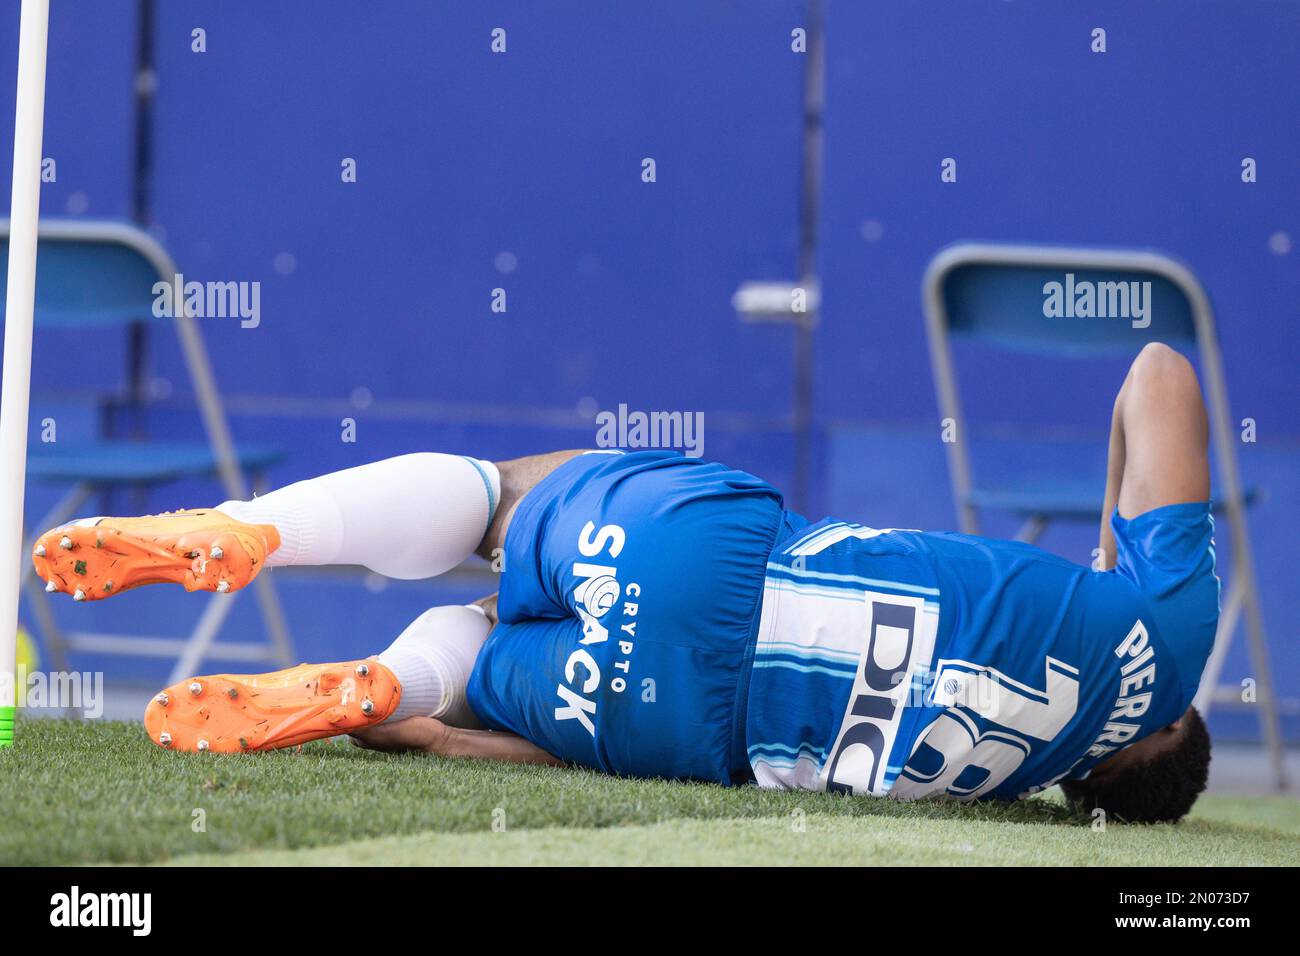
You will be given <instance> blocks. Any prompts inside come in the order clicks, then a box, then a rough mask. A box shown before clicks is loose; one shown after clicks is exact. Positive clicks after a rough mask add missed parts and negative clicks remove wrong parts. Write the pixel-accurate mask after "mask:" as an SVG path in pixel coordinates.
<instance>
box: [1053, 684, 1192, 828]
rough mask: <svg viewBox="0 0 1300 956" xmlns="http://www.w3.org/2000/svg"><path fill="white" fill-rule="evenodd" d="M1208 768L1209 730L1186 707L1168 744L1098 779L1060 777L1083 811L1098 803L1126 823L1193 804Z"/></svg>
mask: <svg viewBox="0 0 1300 956" xmlns="http://www.w3.org/2000/svg"><path fill="white" fill-rule="evenodd" d="M1209 773H1210V732H1209V730H1208V729H1206V726H1205V721H1204V720H1202V719H1201V715H1200V714H1199V713H1198V712H1197V710H1196V708H1195V707H1190V708H1188V710H1187V713H1186V714H1185V715H1184V716H1183V718H1182V727H1181V728H1179V734H1178V740H1176V741H1175V742H1174V743H1173V744H1172V745H1170V746H1169V748H1168V749H1166V750H1164V751H1162V752H1160V753H1158V754H1156V755H1155V756H1153V757H1151V758H1150V759H1149V760H1144V761H1142V762H1141V763H1138V764H1134V765H1133V766H1132V767H1126V768H1124V769H1123V770H1120V771H1117V772H1116V773H1114V774H1112V775H1110V776H1108V777H1107V778H1105V779H1103V780H1099V781H1093V780H1063V781H1062V782H1061V789H1062V790H1064V791H1065V796H1066V798H1067V799H1068V800H1069V801H1070V803H1071V804H1072V805H1073V806H1074V807H1075V808H1076V809H1079V810H1083V811H1085V812H1091V811H1092V810H1094V809H1095V808H1097V807H1101V808H1102V809H1103V810H1105V811H1106V815H1107V816H1108V817H1114V818H1115V819H1118V820H1122V821H1123V822H1125V823H1176V822H1177V821H1179V820H1181V819H1182V818H1183V816H1184V815H1185V814H1186V813H1187V811H1188V810H1190V809H1192V804H1193V803H1195V802H1196V798H1197V796H1199V795H1200V792H1201V791H1202V790H1204V789H1205V781H1206V779H1207V778H1208V776H1209Z"/></svg>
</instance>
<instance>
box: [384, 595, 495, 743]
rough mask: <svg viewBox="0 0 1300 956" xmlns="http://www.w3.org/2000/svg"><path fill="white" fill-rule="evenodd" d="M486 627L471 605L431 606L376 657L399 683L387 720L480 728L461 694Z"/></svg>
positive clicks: (484, 619)
mask: <svg viewBox="0 0 1300 956" xmlns="http://www.w3.org/2000/svg"><path fill="white" fill-rule="evenodd" d="M490 630H492V625H491V624H490V623H489V622H488V619H487V615H486V614H485V613H484V612H483V609H482V608H480V607H478V606H477V605H473V604H467V605H460V606H457V605H445V606H443V607H431V608H429V610H427V611H425V612H424V613H423V614H421V615H420V616H419V617H417V618H416V619H415V620H414V621H412V622H411V623H410V624H409V625H407V628H406V630H404V631H403V632H402V633H401V634H399V635H398V636H397V639H396V640H395V641H393V643H392V644H391V645H389V647H388V650H386V651H384V652H383V653H382V654H380V655H379V657H378V660H379V663H381V664H383V665H384V666H385V667H387V668H388V669H389V670H390V671H392V672H393V674H394V676H396V677H397V680H398V682H399V683H401V685H402V699H401V701H400V702H399V703H398V705H397V709H396V710H395V711H393V713H392V714H391V715H389V717H388V719H389V720H405V719H406V718H407V717H437V718H438V719H439V720H442V721H444V722H445V723H448V724H451V725H452V726H453V727H461V728H465V729H469V730H473V729H477V728H480V727H482V724H480V723H479V720H478V718H477V717H475V716H474V711H472V710H471V709H470V706H469V701H468V699H467V697H466V694H465V691H466V689H467V688H468V687H469V675H470V674H471V673H472V672H473V670H474V661H475V659H476V658H477V657H478V652H479V649H480V648H482V646H483V642H484V641H486V640H487V636H488V632H489V631H490Z"/></svg>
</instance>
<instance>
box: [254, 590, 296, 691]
mask: <svg viewBox="0 0 1300 956" xmlns="http://www.w3.org/2000/svg"><path fill="white" fill-rule="evenodd" d="M270 570H271V569H270V568H266V569H264V570H263V571H262V573H261V574H259V575H258V576H257V577H256V578H254V579H253V587H254V588H256V590H257V603H258V605H259V607H260V608H261V611H262V624H263V625H264V626H265V627H266V631H267V633H268V634H270V636H271V643H272V644H273V645H274V646H275V652H276V656H277V657H278V658H279V659H280V661H281V662H282V663H283V664H284V666H285V667H291V666H292V665H293V639H292V638H290V637H289V628H288V625H286V624H285V620H284V609H283V608H282V607H281V606H280V595H279V594H278V593H277V592H276V590H275V584H274V583H273V582H272V581H271V574H270Z"/></svg>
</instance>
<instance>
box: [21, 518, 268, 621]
mask: <svg viewBox="0 0 1300 956" xmlns="http://www.w3.org/2000/svg"><path fill="white" fill-rule="evenodd" d="M279 546H280V533H279V532H278V531H276V530H275V527H274V526H272V525H269V524H244V522H242V521H236V520H235V519H234V518H232V517H230V516H229V515H226V514H223V513H222V512H220V511H216V510H214V509H207V510H204V511H169V512H166V513H165V514H160V515H146V516H145V517H143V518H97V519H89V520H86V521H82V522H76V523H73V524H70V525H67V526H65V527H62V528H55V529H54V530H53V531H47V532H45V534H43V535H41V536H40V538H38V539H37V541H36V547H35V548H34V549H33V550H32V563H33V564H35V565H36V573H37V574H39V575H40V576H41V578H42V579H43V580H44V581H45V590H47V591H63V592H64V593H65V594H71V595H72V597H73V599H74V600H77V601H97V600H99V599H100V598H105V597H108V596H109V595H110V594H116V593H117V592H119V591H126V590H128V589H130V588H134V587H139V586H140V585H142V584H160V583H163V582H171V583H175V584H183V585H185V590H187V591H238V590H239V589H240V588H242V587H243V586H244V585H245V584H247V583H248V582H249V581H251V580H253V578H255V577H256V576H257V572H258V571H260V570H261V569H262V565H264V564H265V563H266V556H267V555H268V554H270V553H271V552H272V551H274V550H275V549H276V548H278V547H279Z"/></svg>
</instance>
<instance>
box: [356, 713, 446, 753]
mask: <svg viewBox="0 0 1300 956" xmlns="http://www.w3.org/2000/svg"><path fill="white" fill-rule="evenodd" d="M450 739H451V728H450V727H448V726H447V725H446V724H444V723H443V722H442V721H441V720H437V719H435V718H433V717H407V718H406V719H405V720H398V721H391V722H388V723H383V724H376V725H375V726H374V727H367V728H366V729H365V730H358V731H354V732H353V734H352V742H353V743H355V744H356V745H357V746H359V747H365V748H366V749H367V750H389V751H393V750H418V751H421V752H423V753H427V754H438V755H441V756H446V755H447V745H448V742H449V741H450Z"/></svg>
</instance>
